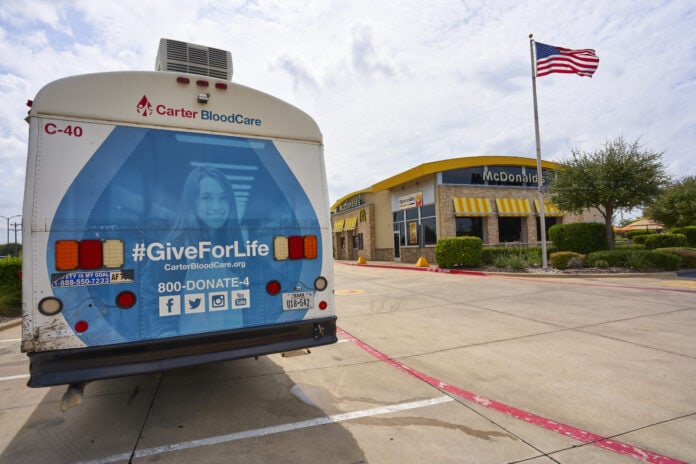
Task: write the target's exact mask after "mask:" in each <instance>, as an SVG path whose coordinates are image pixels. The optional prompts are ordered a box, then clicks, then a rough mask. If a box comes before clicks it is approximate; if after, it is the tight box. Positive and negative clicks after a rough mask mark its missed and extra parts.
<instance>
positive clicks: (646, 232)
mask: <svg viewBox="0 0 696 464" xmlns="http://www.w3.org/2000/svg"><path fill="white" fill-rule="evenodd" d="M654 233H655V231H654V230H645V229H634V230H629V231H628V232H626V238H629V239H635V238H636V237H637V236H639V235H651V234H654Z"/></svg>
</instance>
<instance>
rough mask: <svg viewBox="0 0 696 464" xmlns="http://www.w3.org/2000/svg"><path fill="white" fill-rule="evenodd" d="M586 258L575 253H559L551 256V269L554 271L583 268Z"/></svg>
mask: <svg viewBox="0 0 696 464" xmlns="http://www.w3.org/2000/svg"><path fill="white" fill-rule="evenodd" d="M584 261H585V256H583V255H581V254H580V253H575V252H573V251H557V252H556V253H552V254H551V259H550V262H551V267H552V268H554V269H560V270H563V269H568V268H579V267H583V263H584Z"/></svg>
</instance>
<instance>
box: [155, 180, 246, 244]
mask: <svg viewBox="0 0 696 464" xmlns="http://www.w3.org/2000/svg"><path fill="white" fill-rule="evenodd" d="M237 221H238V218H237V208H236V205H235V201H234V194H233V192H232V186H231V185H230V182H229V180H228V179H227V178H226V177H225V175H224V174H223V173H222V171H220V170H219V169H215V168H212V167H208V166H201V167H196V168H194V169H193V170H192V171H191V172H190V173H189V174H188V176H187V177H186V180H185V181H184V184H183V190H182V194H181V207H180V210H179V215H178V217H177V219H176V221H175V222H174V225H173V226H172V232H171V234H170V236H169V238H168V240H169V241H172V243H179V244H191V243H195V242H198V241H199V240H200V239H208V240H216V239H218V240H224V239H229V237H225V231H229V230H231V229H233V228H236V227H237Z"/></svg>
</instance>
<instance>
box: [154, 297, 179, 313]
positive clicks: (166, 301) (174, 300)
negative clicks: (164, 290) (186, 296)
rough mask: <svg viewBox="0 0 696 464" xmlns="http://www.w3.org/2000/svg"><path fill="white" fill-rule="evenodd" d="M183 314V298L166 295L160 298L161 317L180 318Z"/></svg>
mask: <svg viewBox="0 0 696 464" xmlns="http://www.w3.org/2000/svg"><path fill="white" fill-rule="evenodd" d="M179 314H181V297H180V296H179V295H165V296H161V297H159V315H160V317H162V316H178V315H179Z"/></svg>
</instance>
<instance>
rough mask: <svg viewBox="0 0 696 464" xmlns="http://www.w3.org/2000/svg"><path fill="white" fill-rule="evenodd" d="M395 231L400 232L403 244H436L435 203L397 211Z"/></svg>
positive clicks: (401, 243)
mask: <svg viewBox="0 0 696 464" xmlns="http://www.w3.org/2000/svg"><path fill="white" fill-rule="evenodd" d="M394 232H399V237H400V245H401V246H420V247H423V246H424V245H436V244H437V230H436V220H435V205H434V204H429V205H423V206H421V207H418V208H409V209H405V210H401V211H396V212H395V213H394Z"/></svg>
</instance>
